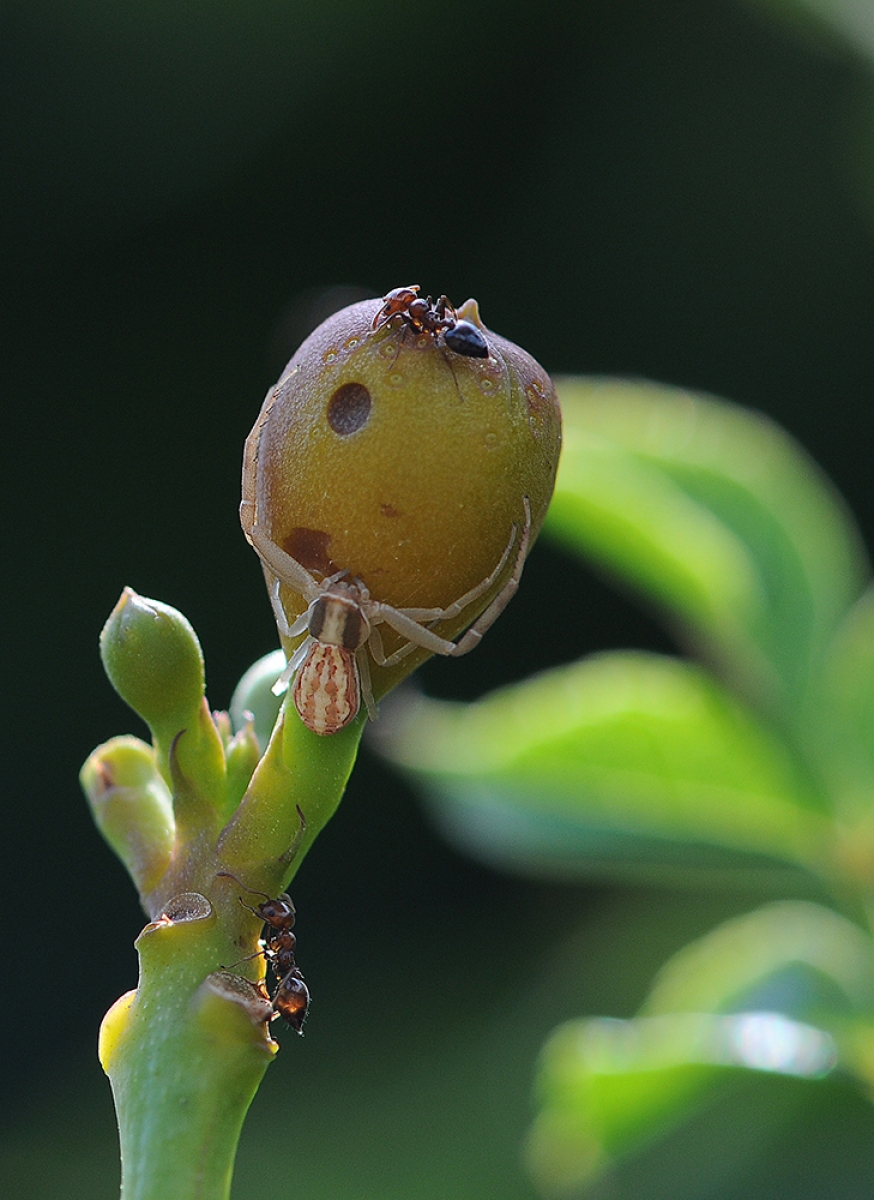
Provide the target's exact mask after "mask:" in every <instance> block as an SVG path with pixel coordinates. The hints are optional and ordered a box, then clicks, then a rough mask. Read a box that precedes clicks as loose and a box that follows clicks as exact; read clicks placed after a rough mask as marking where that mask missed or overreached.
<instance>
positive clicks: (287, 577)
mask: <svg viewBox="0 0 874 1200" xmlns="http://www.w3.org/2000/svg"><path fill="white" fill-rule="evenodd" d="M249 540H250V541H251V543H252V545H253V546H254V547H255V550H256V551H257V553H258V557H259V558H260V559H261V561H262V563H264V565H265V566H266V567H267V569H268V570H269V571H271V572H272V574H273V575H275V576H276V578H277V579H279V580H280V582H282V583H284V584H285V585H286V586H287V587H290V588H291V590H292V591H294V592H298V593H300V595H301V596H303V597H304V599H305V600H306V601H307V603H309V602H310V601H312V600H315V599H316V597H317V596H318V595H319V593H320V591H321V589H320V587H319V585H318V583H317V582H316V580H315V579H314V578H313V576H312V575H310V573H309V571H308V570H307V569H306V567H304V566H303V565H302V564H301V563H299V562H298V561H297V559H296V558H292V557H291V555H290V554H286V552H285V551H284V550H281V549H280V548H279V546H277V545H276V543H275V542H274V541H271V539H270V538H269V537H268V535H267V534H266V533H265V532H264V531H263V529H261V527H260V526H259V525H257V524H256V525H253V526H252V528H251V529H250V530H249Z"/></svg>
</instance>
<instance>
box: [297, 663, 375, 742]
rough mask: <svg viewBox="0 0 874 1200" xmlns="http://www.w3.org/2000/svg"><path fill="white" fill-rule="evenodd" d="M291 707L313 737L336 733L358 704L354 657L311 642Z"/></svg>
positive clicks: (358, 695)
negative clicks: (313, 734) (314, 734)
mask: <svg viewBox="0 0 874 1200" xmlns="http://www.w3.org/2000/svg"><path fill="white" fill-rule="evenodd" d="M292 698H293V700H294V707H295V708H296V709H297V711H298V713H300V718H301V720H302V721H303V723H304V725H306V726H307V728H308V729H311V730H312V731H313V733H318V734H319V735H321V736H326V735H327V734H330V733H339V731H340V730H341V729H345V728H346V726H347V725H348V724H349V722H350V721H353V720H354V719H355V717H356V715H357V713H358V708H359V705H360V703H361V692H360V687H359V684H358V666H357V664H356V662H355V655H354V654H353V652H352V651H351V650H347V649H345V648H344V647H343V646H333V645H328V644H326V643H324V642H313V644H312V645H311V646H310V648H309V651H308V653H307V656H306V658H305V659H304V660H303V663H302V664H301V668H300V670H299V671H298V673H297V676H296V678H295V681H294V691H293V693H292Z"/></svg>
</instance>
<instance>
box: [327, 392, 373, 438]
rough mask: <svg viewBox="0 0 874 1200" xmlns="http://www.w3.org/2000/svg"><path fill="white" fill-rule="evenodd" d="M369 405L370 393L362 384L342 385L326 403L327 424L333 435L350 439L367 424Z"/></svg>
mask: <svg viewBox="0 0 874 1200" xmlns="http://www.w3.org/2000/svg"><path fill="white" fill-rule="evenodd" d="M371 405H372V401H371V399H370V392H369V391H368V390H367V388H366V387H365V386H364V384H363V383H344V384H343V386H342V387H338V388H337V390H336V392H334V394H333V396H332V397H331V399H330V400H329V401H328V424H329V425H330V426H331V428H332V429H333V431H334V433H339V434H340V436H341V437H350V436H351V435H352V434H353V433H357V432H358V431H359V429H363V428H364V426H365V425H366V424H367V421H368V419H369V417H370V409H371Z"/></svg>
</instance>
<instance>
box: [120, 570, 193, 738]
mask: <svg viewBox="0 0 874 1200" xmlns="http://www.w3.org/2000/svg"><path fill="white" fill-rule="evenodd" d="M100 654H101V658H102V659H103V666H104V668H105V669H106V674H107V675H108V676H109V680H110V683H111V684H112V686H113V687H114V688H115V690H116V691H117V692H118V694H119V695H120V696H121V698H122V700H124V701H125V702H126V703H127V704H129V705H130V706H131V708H132V709H133V710H134V712H136V713H138V714H139V715H140V716H141V717H142V718H143V720H144V721H145V722H146V724H147V725H149V726H151V727H152V729H154V728H155V727H159V728H161V729H165V728H167V729H172V730H173V731H174V732H178V731H179V730H180V729H182V728H184V727H185V725H186V723H187V722H188V721H189V720H191V716H192V714H193V713H195V712H196V711H197V709H198V708H199V707H200V702H201V699H202V698H203V688H204V677H203V655H202V653H201V650H200V643H199V642H198V640H197V635H196V634H195V632H194V630H193V629H192V628H191V626H190V625H189V623H188V621H187V620H186V619H185V617H183V615H182V614H181V613H180V612H177V611H176V609H175V608H171V607H170V606H169V605H168V604H162V603H161V602H160V601H159V600H147V599H146V598H145V597H144V596H138V595H137V593H136V592H135V591H134V590H133V589H132V588H125V589H124V591H123V592H122V594H121V598H120V599H119V601H118V603H117V604H116V606H115V608H114V609H113V610H112V612H111V614H110V616H109V620H108V621H107V622H106V624H105V625H104V627H103V632H102V633H101V635H100ZM171 736H172V735H171Z"/></svg>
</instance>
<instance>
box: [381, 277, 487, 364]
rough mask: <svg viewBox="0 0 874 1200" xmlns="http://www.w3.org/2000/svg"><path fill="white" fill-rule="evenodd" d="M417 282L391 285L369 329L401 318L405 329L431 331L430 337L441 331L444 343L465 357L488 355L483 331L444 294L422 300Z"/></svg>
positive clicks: (421, 331)
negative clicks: (460, 313)
mask: <svg viewBox="0 0 874 1200" xmlns="http://www.w3.org/2000/svg"><path fill="white" fill-rule="evenodd" d="M420 286H421V285H420V284H418V283H411V284H410V285H409V287H400V288H394V289H393V290H392V291H390V292H388V294H387V295H385V296H383V298H382V308H381V309H380V310H379V312H378V313H377V314H376V316H375V317H374V318H373V325H372V326H371V328H372V329H379V328H381V327H382V326H383V325H388V324H389V323H390V322H392V321H394V320H395V318H396V317H397V318H400V323H401V324H402V325H403V326H404V329H412V330H414V331H415V332H416V333H430V334H431V336H432V337H433V338H435V339H436V338H437V337H438V335H440V334H442V335H443V339H442V340H443V343H444V344H445V346H446V347H447V349H449V350H452V351H453V352H454V353H455V354H463V355H464V356H465V357H466V358H488V357H489V347H488V344H487V342H486V339H485V338H484V337H483V335H482V332H481V331H480V330H479V329H478V328H477V327H476V325H474V323H473V322H472V321H465V320H464V319H463V318H460V317H459V316H458V313H457V312H456V311H455V309H454V308H453V307H452V305H451V304H450V302H449V301H448V300H447V299H446V297H445V296H441V297H440V299H439V300H438V301H437V302H436V303H435V302H434V301H433V300H432V299H431V297H430V296H429V297H428V298H427V300H423V299H422V298H421V297H420V296H419V295H418V292H419V290H420Z"/></svg>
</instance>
